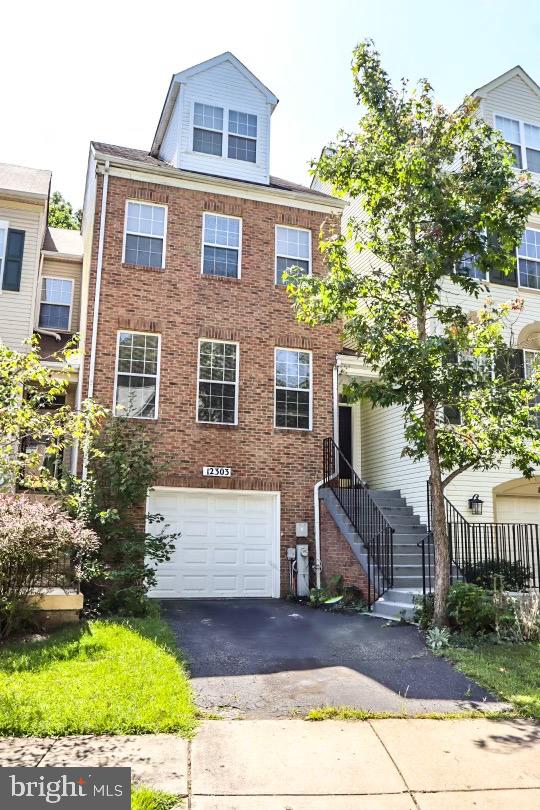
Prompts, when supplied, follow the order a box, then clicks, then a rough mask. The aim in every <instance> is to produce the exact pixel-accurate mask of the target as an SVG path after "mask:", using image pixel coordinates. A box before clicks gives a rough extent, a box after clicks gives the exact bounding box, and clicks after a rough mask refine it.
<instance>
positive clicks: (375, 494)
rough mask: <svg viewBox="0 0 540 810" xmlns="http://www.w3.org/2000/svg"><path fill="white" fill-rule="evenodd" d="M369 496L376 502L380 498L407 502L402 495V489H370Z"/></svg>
mask: <svg viewBox="0 0 540 810" xmlns="http://www.w3.org/2000/svg"><path fill="white" fill-rule="evenodd" d="M369 494H370V495H371V497H372V498H373V500H374V501H376V500H378V499H379V498H400V500H405V498H403V497H402V495H401V490H400V489H370V490H369Z"/></svg>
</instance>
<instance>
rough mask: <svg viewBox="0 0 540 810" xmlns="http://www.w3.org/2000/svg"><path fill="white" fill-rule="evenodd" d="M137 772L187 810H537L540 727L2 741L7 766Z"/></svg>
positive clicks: (215, 729) (442, 725)
mask: <svg viewBox="0 0 540 810" xmlns="http://www.w3.org/2000/svg"><path fill="white" fill-rule="evenodd" d="M83 763H84V764H85V765H88V766H90V765H131V767H132V770H133V778H134V780H135V781H137V782H141V783H144V784H147V785H151V786H154V787H157V788H161V789H163V790H168V791H171V792H174V793H177V794H178V795H179V796H183V797H185V800H184V805H183V806H184V807H188V808H191V810H308V808H309V810H357V808H358V809H359V808H361V809H362V810H414V808H420V810H439V808H441V810H442V808H444V810H454V809H455V810H458V808H459V810H469V808H475V810H484V809H485V810H502V809H503V808H505V809H506V808H508V807H512V808H513V810H525V808H527V810H529V808H530V809H531V810H532V808H538V807H540V726H539V725H537V724H534V723H529V722H526V721H521V720H519V721H518V720H515V721H510V720H504V721H496V720H484V719H482V720H373V721H368V722H335V721H331V720H327V721H324V722H319V723H314V722H306V721H304V720H296V719H291V720H287V719H284V720H275V719H270V720H223V721H219V720H213V721H206V722H204V723H203V724H202V726H201V728H200V730H199V732H198V734H197V736H196V737H195V739H194V740H193V741H192V742H190V743H188V742H186V741H185V740H182V739H180V738H178V737H174V736H172V735H148V736H139V737H136V736H131V737H66V738H59V739H47V740H42V739H32V738H26V739H22V738H18V739H2V740H0V765H2V766H6V765H15V764H21V765H23V764H24V765H34V766H38V767H46V766H48V765H50V766H52V765H65V766H68V765H82V764H83Z"/></svg>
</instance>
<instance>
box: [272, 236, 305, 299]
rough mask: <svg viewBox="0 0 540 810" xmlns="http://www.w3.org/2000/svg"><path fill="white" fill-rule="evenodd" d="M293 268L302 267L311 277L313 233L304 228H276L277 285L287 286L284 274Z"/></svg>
mask: <svg viewBox="0 0 540 810" xmlns="http://www.w3.org/2000/svg"><path fill="white" fill-rule="evenodd" d="M291 267H300V268H301V270H302V271H303V272H304V273H305V274H306V276H309V275H311V231H306V230H304V229H302V228H286V227H284V226H282V225H277V226H276V284H285V280H284V278H283V274H284V272H285V271H286V270H288V269H289V268H291Z"/></svg>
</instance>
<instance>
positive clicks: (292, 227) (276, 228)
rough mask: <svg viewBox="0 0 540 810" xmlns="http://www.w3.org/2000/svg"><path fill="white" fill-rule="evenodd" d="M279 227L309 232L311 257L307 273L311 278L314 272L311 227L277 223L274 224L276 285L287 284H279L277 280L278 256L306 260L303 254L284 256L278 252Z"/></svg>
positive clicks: (283, 285) (282, 285)
mask: <svg viewBox="0 0 540 810" xmlns="http://www.w3.org/2000/svg"><path fill="white" fill-rule="evenodd" d="M278 228H286V229H287V230H289V231H304V233H308V234H309V258H308V264H309V267H308V272H307V273H306V276H307V278H309V277H310V276H311V275H312V273H313V262H312V251H313V233H312V231H311V229H310V228H297V227H296V226H295V225H282V224H277V225H275V226H274V286H275V287H285V286H286V285H285V284H279V283H278V280H277V260H278V257H279V258H282V259H296V260H297V261H302V262H305V261H306V260H305V259H304V258H303V257H302V256H282V255H281V254H280V253H279V254H278Z"/></svg>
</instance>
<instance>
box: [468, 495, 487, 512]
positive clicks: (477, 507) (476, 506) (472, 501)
mask: <svg viewBox="0 0 540 810" xmlns="http://www.w3.org/2000/svg"><path fill="white" fill-rule="evenodd" d="M483 505H484V501H483V500H482V498H481V497H480V495H478V493H476V495H473V496H472V498H469V509H470V510H471V512H472V513H473V515H481V514H482V507H483Z"/></svg>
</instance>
